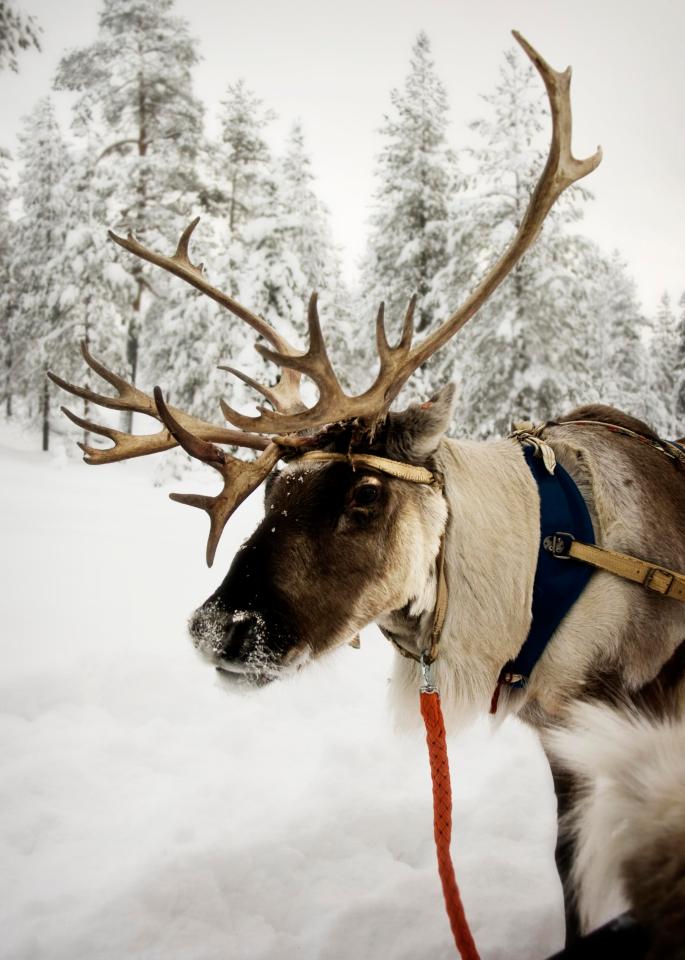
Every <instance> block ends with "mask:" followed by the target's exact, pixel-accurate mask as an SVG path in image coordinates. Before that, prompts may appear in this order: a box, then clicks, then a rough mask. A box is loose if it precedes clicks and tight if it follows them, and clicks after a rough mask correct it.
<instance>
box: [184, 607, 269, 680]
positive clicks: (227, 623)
mask: <svg viewBox="0 0 685 960" xmlns="http://www.w3.org/2000/svg"><path fill="white" fill-rule="evenodd" d="M260 625H261V618H260V617H259V615H258V614H257V613H254V612H251V611H243V610H232V611H231V610H227V609H226V608H225V607H224V606H223V604H221V603H220V602H219V601H217V600H210V601H208V602H207V603H205V604H203V605H202V606H201V607H200V608H199V609H198V610H196V611H195V613H193V615H192V616H191V618H190V620H189V622H188V631H189V633H190V636H191V639H192V641H193V645H194V646H195V647H196V649H197V650H199V651H200V653H202V654H204V655H205V656H207V657H208V658H209V659H210V660H212V661H214V662H217V661H223V662H225V663H226V664H227V665H228V664H231V663H233V664H234V665H235V666H238V665H240V664H244V663H245V662H246V661H247V660H248V658H250V656H251V655H253V654H254V651H255V647H256V646H257V645H258V643H259V640H260V637H261V628H260Z"/></svg>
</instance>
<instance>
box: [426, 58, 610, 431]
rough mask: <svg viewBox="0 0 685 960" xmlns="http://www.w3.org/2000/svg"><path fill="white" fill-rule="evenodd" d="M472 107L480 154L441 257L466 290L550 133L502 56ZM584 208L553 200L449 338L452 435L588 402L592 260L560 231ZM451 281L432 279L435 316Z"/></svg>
mask: <svg viewBox="0 0 685 960" xmlns="http://www.w3.org/2000/svg"><path fill="white" fill-rule="evenodd" d="M483 99H484V100H485V102H486V103H487V104H488V106H489V108H490V115H489V116H487V117H484V118H482V119H480V120H477V121H476V122H475V123H473V124H472V128H473V129H474V130H475V132H476V133H477V134H478V136H479V138H480V141H481V142H480V145H479V146H478V147H477V148H476V149H474V150H472V151H469V155H470V156H469V159H470V163H471V167H472V170H471V173H470V178H469V186H468V189H467V190H466V191H465V193H464V194H463V196H461V197H460V198H459V204H458V214H459V220H458V222H457V223H456V224H455V225H454V226H453V228H452V229H453V230H456V239H455V240H454V241H453V242H452V244H451V251H452V256H453V257H454V255H455V248H458V249H465V248H466V249H468V250H469V254H468V255H466V256H465V257H464V263H466V264H468V266H469V268H470V269H471V270H472V271H473V274H472V279H471V283H474V282H476V281H477V279H478V278H479V277H480V276H481V275H482V274H483V273H484V272H485V270H486V269H487V268H488V266H489V265H490V264H492V262H493V261H494V260H495V259H496V257H497V256H499V254H500V253H501V251H502V249H503V248H504V247H505V246H506V245H507V244H508V243H509V241H510V239H511V237H512V236H513V234H514V233H515V231H516V229H517V227H518V224H519V222H520V220H521V218H522V216H523V213H524V211H525V208H526V205H527V203H528V200H529V197H530V195H531V193H532V191H533V189H534V186H535V183H536V181H537V179H538V177H539V174H540V171H541V169H542V166H543V165H544V162H545V156H546V152H547V143H548V141H547V137H548V130H549V124H550V121H549V116H548V108H547V106H546V100H545V97H544V92H543V91H542V90H541V89H540V84H539V78H538V77H537V76H536V75H535V73H534V70H533V68H532V66H530V64H527V63H524V62H523V59H522V58H521V57H520V56H519V55H517V53H516V52H515V51H513V50H510V51H508V52H506V53H505V57H504V63H503V65H502V68H501V70H500V77H499V81H498V83H497V85H496V88H495V90H494V92H493V93H491V94H489V95H487V96H485V97H484V98H483ZM587 197H588V194H587V191H585V190H584V189H583V188H582V187H580V186H578V185H576V186H574V187H573V188H572V189H570V190H568V191H567V192H566V193H564V195H563V196H562V197H561V199H560V201H559V203H558V204H557V205H556V206H555V208H554V210H553V211H552V212H551V214H550V216H549V217H548V218H547V220H546V222H545V226H544V228H543V230H542V233H541V235H540V237H539V238H538V239H537V241H536V243H535V246H534V247H533V248H532V250H530V251H529V253H528V254H527V255H526V257H525V258H524V259H523V260H522V261H521V262H520V263H519V264H518V266H517V267H516V268H515V269H514V270H513V271H512V273H511V275H510V276H509V277H508V279H507V280H506V281H505V283H504V284H503V285H502V286H501V287H500V288H499V290H498V291H497V292H496V293H495V295H494V296H493V297H492V299H491V300H490V301H489V302H488V303H487V304H486V306H485V307H483V309H482V310H481V311H480V312H479V314H478V315H477V316H476V317H475V318H474V319H473V320H472V321H471V322H470V323H469V324H468V325H467V327H466V328H465V330H464V331H463V333H462V334H461V335H460V337H459V340H458V341H457V343H456V346H455V352H457V356H458V358H459V359H458V362H455V367H456V369H457V371H458V377H457V379H458V381H459V386H460V392H461V400H460V405H459V410H460V416H459V424H458V428H457V429H458V431H459V432H463V433H466V434H469V435H474V434H475V435H477V436H487V435H490V434H493V433H495V434H501V433H504V432H506V431H507V430H508V429H509V427H510V424H511V421H512V419H527V418H530V419H535V420H539V419H545V418H547V417H548V416H549V415H551V414H553V413H559V412H560V411H562V410H563V409H565V408H568V407H570V406H572V405H573V404H575V403H577V402H580V401H581V400H589V399H592V398H594V397H596V395H597V394H596V389H595V385H594V384H593V377H592V363H591V360H592V357H593V355H594V352H595V340H596V336H597V330H596V325H595V322H594V316H593V314H592V311H591V309H590V306H589V302H588V297H587V293H586V284H587V282H588V278H590V277H592V275H593V271H594V269H595V266H596V259H597V256H598V252H597V249H596V248H595V247H594V245H592V244H588V243H587V241H585V240H584V238H582V237H581V236H579V235H578V234H575V233H573V232H571V231H570V230H569V226H570V225H571V224H573V223H574V222H575V221H577V220H578V219H580V217H581V216H582V203H583V201H584V200H585V199H586V198H587ZM460 267H461V265H460ZM460 279H461V276H459V277H457V283H456V284H455V282H454V277H453V276H452V271H451V269H447V270H445V271H443V273H442V274H441V276H440V278H439V279H438V283H437V286H438V288H439V291H438V294H439V295H438V297H437V299H438V300H440V299H442V300H443V301H444V307H443V312H444V311H446V310H448V309H449V307H450V304H451V302H452V301H453V300H454V290H453V288H454V287H455V286H457V285H458V282H459V280H460ZM462 282H463V281H462Z"/></svg>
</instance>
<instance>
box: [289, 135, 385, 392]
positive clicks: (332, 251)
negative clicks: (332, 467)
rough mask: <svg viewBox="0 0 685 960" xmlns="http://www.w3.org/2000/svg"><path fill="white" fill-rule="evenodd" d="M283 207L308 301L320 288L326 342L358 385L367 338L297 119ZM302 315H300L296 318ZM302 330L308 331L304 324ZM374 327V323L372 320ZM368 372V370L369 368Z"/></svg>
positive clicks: (345, 380) (347, 380)
mask: <svg viewBox="0 0 685 960" xmlns="http://www.w3.org/2000/svg"><path fill="white" fill-rule="evenodd" d="M280 173H281V177H280V190H279V206H280V209H281V216H282V217H283V222H284V227H285V231H286V235H285V240H286V244H287V246H288V247H289V248H290V249H291V250H292V251H293V252H294V253H295V255H296V257H297V259H298V262H299V265H300V270H301V272H302V276H303V278H304V287H303V288H302V290H301V291H300V292H299V293H300V297H301V299H302V300H303V301H306V300H307V298H308V297H309V294H310V293H311V292H312V291H313V290H316V291H317V292H318V293H319V313H320V316H321V321H322V325H323V327H324V331H325V337H326V344H327V347H328V349H329V352H330V354H331V357H332V359H333V362H334V364H335V367H336V371H337V372H338V376H339V377H340V380H341V382H342V384H343V386H344V387H347V388H348V389H353V388H358V387H361V386H363V385H364V380H365V379H366V377H364V378H362V381H361V383H358V382H357V381H358V379H359V374H360V370H361V369H363V366H364V365H363V364H362V363H361V361H362V358H363V356H364V354H363V352H362V350H363V348H364V346H366V344H365V343H364V340H365V339H370V337H369V336H368V335H367V337H366V338H365V337H361V338H360V336H359V333H360V331H359V324H358V321H357V314H356V312H355V310H354V306H353V302H352V297H351V295H350V292H349V290H348V289H347V287H346V284H345V282H344V280H343V275H342V266H341V257H340V252H339V250H338V248H337V246H336V245H335V242H334V239H333V233H332V230H331V223H330V213H329V210H328V208H327V207H326V205H325V204H324V203H323V202H322V201H321V200H320V198H319V196H318V195H317V193H316V190H315V179H316V178H315V175H314V172H313V170H312V162H311V158H310V156H309V153H308V152H307V148H306V144H305V136H304V131H303V129H302V125H301V123H300V122H299V121H296V122H295V123H294V124H293V126H292V128H291V130H290V133H289V135H288V138H287V140H286V144H285V151H284V154H283V157H282V159H281V162H280ZM297 319H298V320H299V317H298V318H297ZM296 326H297V328H298V334H301V333H303V331H301V330H300V328H299V325H298V324H296ZM369 329H371V324H369ZM367 376H368V371H367Z"/></svg>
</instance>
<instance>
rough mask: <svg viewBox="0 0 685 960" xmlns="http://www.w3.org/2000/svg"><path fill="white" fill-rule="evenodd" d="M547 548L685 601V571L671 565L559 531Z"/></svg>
mask: <svg viewBox="0 0 685 960" xmlns="http://www.w3.org/2000/svg"><path fill="white" fill-rule="evenodd" d="M544 547H545V549H546V550H549V552H550V553H553V554H554V556H555V557H557V558H559V559H562V560H563V559H565V558H567V557H572V558H573V559H574V560H580V561H582V562H583V563H589V564H591V565H592V566H593V567H598V568H599V569H601V570H607V571H608V572H609V573H613V574H615V575H616V576H617V577H623V579H624V580H630V581H632V582H633V583H639V584H641V585H642V586H643V587H646V588H647V589H648V590H652V591H653V592H654V593H658V594H660V595H661V596H662V597H670V598H671V599H673V600H679V601H680V602H681V603H685V574H682V573H677V572H676V571H675V570H669V569H668V567H661V566H659V565H658V564H656V563H648V562H647V561H646V560H640V559H639V558H638V557H630V556H628V555H627V554H625V553H618V552H616V551H615V550H605V549H604V548H603V547H595V546H592V545H591V544H589V543H581V542H580V541H579V540H574V539H573V538H572V537H571V536H570V534H567V533H556V534H555V535H554V536H552V537H547V538H546V539H545V542H544Z"/></svg>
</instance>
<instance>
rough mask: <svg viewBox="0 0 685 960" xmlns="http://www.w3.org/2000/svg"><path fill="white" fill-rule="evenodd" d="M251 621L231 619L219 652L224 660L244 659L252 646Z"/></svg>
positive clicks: (247, 619)
mask: <svg viewBox="0 0 685 960" xmlns="http://www.w3.org/2000/svg"><path fill="white" fill-rule="evenodd" d="M253 626H254V624H253V621H252V619H251V618H247V617H243V618H241V619H233V621H232V622H231V624H230V626H229V627H228V628H227V629H226V632H225V634H224V638H223V643H222V645H221V651H220V654H221V656H222V657H223V658H224V659H225V660H240V661H242V660H246V659H247V657H248V656H249V654H250V652H251V650H252V648H253V646H254V636H253Z"/></svg>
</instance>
